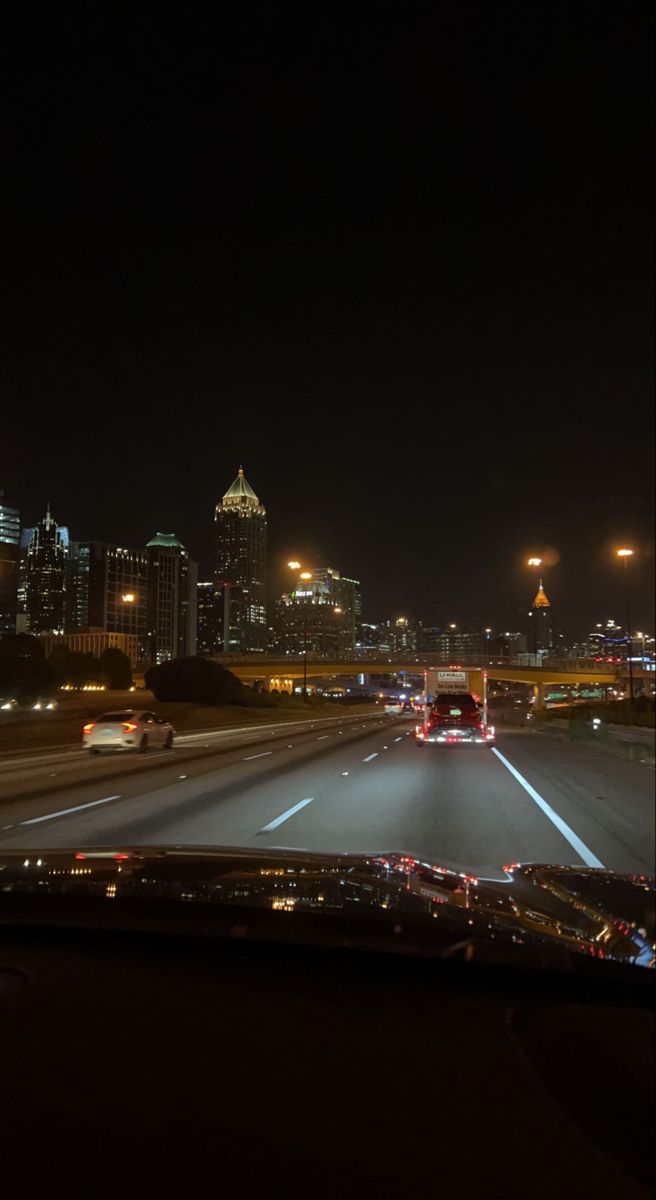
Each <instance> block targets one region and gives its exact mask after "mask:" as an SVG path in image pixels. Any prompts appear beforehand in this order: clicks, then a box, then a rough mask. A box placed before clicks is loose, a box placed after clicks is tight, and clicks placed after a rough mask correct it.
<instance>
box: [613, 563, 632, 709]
mask: <svg viewBox="0 0 656 1200" xmlns="http://www.w3.org/2000/svg"><path fill="white" fill-rule="evenodd" d="M616 554H617V557H618V558H621V560H622V562H623V563H624V597H625V600H626V644H627V648H628V658H629V696H630V697H631V703H633V695H634V690H633V639H632V637H631V598H630V595H629V570H628V568H629V559H630V558H632V557H633V550H631V549H630V547H629V546H621V547H620V549H619V550H617V551H616Z"/></svg>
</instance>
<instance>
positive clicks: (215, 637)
mask: <svg viewBox="0 0 656 1200" xmlns="http://www.w3.org/2000/svg"><path fill="white" fill-rule="evenodd" d="M196 608H197V614H198V620H197V636H196V653H197V654H202V655H205V656H210V655H213V654H220V653H221V651H222V649H223V588H222V587H218V586H217V585H216V584H215V583H213V582H211V581H210V582H209V583H208V582H205V581H203V582H201V581H199V582H198V584H197V585H196Z"/></svg>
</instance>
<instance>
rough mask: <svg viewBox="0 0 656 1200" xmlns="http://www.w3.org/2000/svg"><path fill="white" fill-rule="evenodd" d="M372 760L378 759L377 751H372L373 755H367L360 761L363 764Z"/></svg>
mask: <svg viewBox="0 0 656 1200" xmlns="http://www.w3.org/2000/svg"><path fill="white" fill-rule="evenodd" d="M372 758H378V751H377V750H376V751H374V753H373V754H368V755H367V757H366V758H363V759H362V761H363V762H371V760H372Z"/></svg>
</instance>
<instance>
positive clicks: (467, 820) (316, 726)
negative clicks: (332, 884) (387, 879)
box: [0, 714, 655, 874]
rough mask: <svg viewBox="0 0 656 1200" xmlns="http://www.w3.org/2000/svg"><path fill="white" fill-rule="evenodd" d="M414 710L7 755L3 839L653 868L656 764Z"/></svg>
mask: <svg viewBox="0 0 656 1200" xmlns="http://www.w3.org/2000/svg"><path fill="white" fill-rule="evenodd" d="M411 731H412V726H411V724H410V723H409V722H408V721H407V720H399V719H397V718H393V717H383V716H381V715H380V714H376V715H375V716H371V717H357V718H353V717H345V716H339V717H332V718H330V719H318V720H316V721H313V722H311V723H308V722H304V723H302V724H300V723H299V724H295V725H293V726H291V725H285V726H284V727H281V726H276V725H272V726H271V727H268V728H262V727H260V728H259V729H254V728H253V727H250V728H249V729H247V730H244V731H234V730H226V731H223V732H222V733H218V734H207V733H205V732H204V733H199V734H187V735H184V737H181V738H179V739H178V741H177V744H176V746H175V747H174V749H173V750H172V751H168V752H167V751H161V752H156V753H155V752H152V753H150V754H148V755H108V756H104V755H103V756H102V757H100V758H91V757H89V756H88V755H86V754H84V753H83V752H82V751H81V750H75V749H68V750H66V749H62V750H60V751H54V752H48V753H42V754H26V755H19V756H14V757H12V758H7V757H5V758H2V759H0V849H1V848H3V847H6V848H19V847H20V848H24V849H26V850H30V849H35V848H54V847H60V848H61V847H75V848H77V847H93V846H110V847H115V848H120V847H122V846H135V845H152V844H166V845H183V846H189V845H194V846H205V845H230V846H257V847H258V848H261V849H264V848H267V847H268V848H274V847H283V846H284V847H285V848H293V849H306V850H316V851H328V852H343V851H357V852H363V851H364V852H369V851H384V850H387V851H391V850H396V851H402V852H407V853H411V854H413V855H417V856H419V857H421V858H423V859H425V860H428V861H431V862H434V863H438V864H442V865H446V866H450V865H458V866H460V867H461V868H466V869H469V870H471V871H474V872H476V871H478V872H479V873H484V871H492V870H494V869H495V868H499V867H500V866H502V865H503V864H505V863H509V862H552V863H574V864H577V863H585V864H586V865H588V866H604V867H606V868H607V869H610V870H615V871H625V872H632V873H633V872H635V873H648V874H654V870H655V865H654V799H653V796H654V773H653V770H652V769H651V768H649V767H646V766H641V765H639V764H633V763H627V762H624V761H622V760H619V759H615V758H612V757H610V756H607V755H605V754H603V753H601V752H597V751H595V750H594V749H589V748H587V747H580V746H577V745H572V744H569V743H562V742H558V741H554V740H551V739H550V738H547V737H543V736H540V735H539V734H534V733H530V732H527V731H523V730H521V731H520V730H518V731H513V732H507V733H502V734H500V736H499V737H498V742H497V746H496V747H495V748H494V749H490V748H488V747H463V746H456V747H437V746H436V747H432V746H427V747H424V748H422V749H419V748H417V746H416V745H415V743H414V738H413V737H412V732H411Z"/></svg>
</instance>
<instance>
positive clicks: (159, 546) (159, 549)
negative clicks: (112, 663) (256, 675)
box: [146, 533, 198, 663]
mask: <svg viewBox="0 0 656 1200" xmlns="http://www.w3.org/2000/svg"><path fill="white" fill-rule="evenodd" d="M146 554H147V558H148V586H147V627H148V643H149V658H150V661H151V662H153V663H161V662H166V661H167V660H168V659H171V658H183V657H185V656H186V655H190V654H195V653H196V584H197V575H198V569H197V566H196V563H195V562H194V561H193V560H192V559H190V558H189V555H188V553H187V551H186V550H185V548H184V546H183V545H182V542H180V541H178V539H177V537H176V536H175V534H173V533H157V534H156V535H155V537H154V538H151V540H150V541H149V542H148V544H147V546H146Z"/></svg>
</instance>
